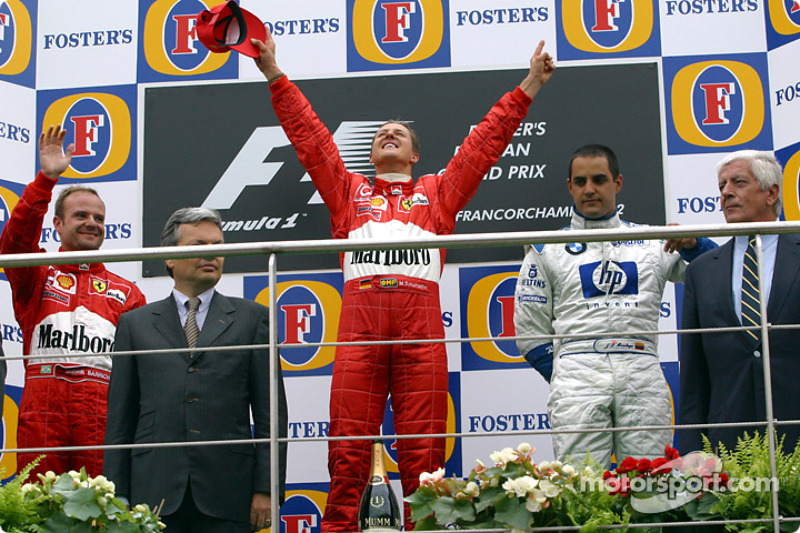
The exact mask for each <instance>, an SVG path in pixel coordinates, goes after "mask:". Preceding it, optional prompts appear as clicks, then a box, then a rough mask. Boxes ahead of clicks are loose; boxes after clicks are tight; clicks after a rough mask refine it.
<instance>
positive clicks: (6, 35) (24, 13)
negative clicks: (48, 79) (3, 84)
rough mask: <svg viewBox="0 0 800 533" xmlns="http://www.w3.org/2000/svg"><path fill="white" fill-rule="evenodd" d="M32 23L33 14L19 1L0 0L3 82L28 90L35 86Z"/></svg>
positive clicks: (0, 66) (0, 68)
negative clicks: (27, 88) (22, 86)
mask: <svg viewBox="0 0 800 533" xmlns="http://www.w3.org/2000/svg"><path fill="white" fill-rule="evenodd" d="M31 8H32V9H35V5H34V6H31ZM34 14H35V12H34ZM31 20H32V17H31V12H30V10H29V9H28V8H27V7H26V6H25V4H24V3H22V2H21V1H20V0H0V79H4V80H6V81H10V82H12V83H18V84H20V85H24V86H26V87H33V86H34V72H33V67H32V61H31V58H32V55H31V50H32V49H33V26H32V24H31Z"/></svg>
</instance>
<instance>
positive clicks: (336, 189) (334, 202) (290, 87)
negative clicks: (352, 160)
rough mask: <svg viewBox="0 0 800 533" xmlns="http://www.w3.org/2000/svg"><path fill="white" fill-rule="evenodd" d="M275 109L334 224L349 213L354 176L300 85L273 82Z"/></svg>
mask: <svg viewBox="0 0 800 533" xmlns="http://www.w3.org/2000/svg"><path fill="white" fill-rule="evenodd" d="M270 90H271V91H272V108H273V109H274V110H275V114H276V115H277V117H278V120H280V123H281V126H282V127H283V131H285V132H286V136H287V137H289V141H291V143H292V146H294V149H295V151H296V152H297V157H298V158H299V159H300V163H302V165H303V167H304V168H305V169H306V172H308V174H309V176H311V180H312V181H313V182H314V186H315V187H316V188H317V190H318V191H319V193H320V196H321V197H322V200H323V201H324V202H325V205H327V206H328V209H329V210H330V211H331V215H332V218H333V222H334V226H336V225H339V223H340V222H341V220H340V219H341V217H344V216H346V213H347V212H348V211H347V205H348V200H349V198H350V196H351V194H350V185H351V183H353V181H354V180H353V175H352V174H351V173H350V172H349V171H348V170H347V168H345V165H344V162H343V161H342V158H341V156H340V155H339V149H338V148H337V146H336V144H335V143H334V142H333V136H332V135H331V133H330V131H328V128H326V127H325V125H324V124H323V123H322V121H321V120H320V119H319V117H318V116H317V114H316V113H315V112H314V110H313V109H312V108H311V104H310V103H309V102H308V100H307V99H306V97H305V96H304V95H303V93H302V92H300V89H298V88H297V86H296V85H295V84H294V83H292V82H291V81H289V79H288V78H287V77H286V76H282V77H281V78H279V79H278V80H277V81H275V82H273V83H272V84H271V85H270Z"/></svg>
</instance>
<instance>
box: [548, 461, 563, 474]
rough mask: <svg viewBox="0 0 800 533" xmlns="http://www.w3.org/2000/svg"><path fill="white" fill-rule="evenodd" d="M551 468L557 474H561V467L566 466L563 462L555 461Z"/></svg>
mask: <svg viewBox="0 0 800 533" xmlns="http://www.w3.org/2000/svg"><path fill="white" fill-rule="evenodd" d="M550 466H551V467H552V468H553V470H555V471H556V472H560V471H561V467H562V466H564V465H563V464H562V463H561V461H553V462H552V463H550Z"/></svg>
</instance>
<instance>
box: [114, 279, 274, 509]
mask: <svg viewBox="0 0 800 533" xmlns="http://www.w3.org/2000/svg"><path fill="white" fill-rule="evenodd" d="M268 332H269V324H268V315H267V308H266V307H264V306H262V305H260V304H257V303H255V302H252V301H249V300H243V299H240V298H230V297H227V296H223V295H222V294H220V293H218V292H215V293H214V296H213V298H212V300H211V305H210V307H209V310H208V315H207V316H206V319H205V322H204V324H203V328H202V330H201V331H200V338H199V340H198V342H197V346H198V347H203V346H225V345H232V344H239V345H246V344H266V343H267V342H268V339H269V333H268ZM180 347H183V348H186V347H187V344H186V337H185V335H184V332H183V328H182V327H181V324H180V319H179V318H178V310H177V308H176V304H175V299H174V298H173V297H172V296H171V295H170V297H169V298H167V299H166V300H162V301H160V302H155V303H152V304H150V305H146V306H144V307H141V308H139V309H136V310H134V311H131V312H129V313H125V314H124V315H122V317H121V318H120V321H119V324H118V325H117V333H116V342H115V346H114V349H115V350H116V351H124V350H145V349H147V350H156V351H157V350H161V349H168V348H180ZM278 378H279V379H278V383H279V385H280V390H279V392H278V398H279V401H280V404H279V416H280V423H279V427H280V436H286V430H287V409H286V397H285V394H284V389H283V379H282V377H281V376H280V375H279V376H278ZM269 391H270V384H269V353H268V351H267V350H250V349H240V350H236V351H225V352H203V351H198V352H195V353H194V357H191V358H190V356H189V354H188V353H182V354H164V353H153V354H147V355H136V356H119V357H115V358H114V365H113V370H112V373H111V385H110V388H109V397H108V424H107V427H106V439H105V442H106V444H130V443H137V444H138V443H151V442H177V441H180V442H183V441H186V442H191V441H206V440H232V439H249V438H251V428H250V410H251V408H252V413H253V421H254V432H253V433H254V435H255V437H256V438H263V437H268V436H269V426H270V413H269ZM280 451H281V453H280V465H281V473H280V480H279V487H280V494H279V495H277V498H276V497H275V496H276V495H274V494H273V495H272V496H273V505H275V504H277V502H279V501H282V497H283V492H284V482H285V477H286V475H285V472H286V470H285V469H286V445H285V443H283V444H282V445H281V450H280ZM104 462H105V465H104V468H103V472H104V474H105V475H106V477H108V478H109V479H110V480H111V481H113V482H114V483H115V484H116V487H117V494H118V495H120V496H125V497H127V498H128V499H129V501H130V503H131V505H134V504H137V503H147V504H149V505H150V506H156V505H159V503H160V502H161V500H162V499H164V507H163V510H162V515H169V514H172V513H173V512H175V511H176V510H177V508H178V506H179V505H180V503H181V500H182V498H183V495H184V493H185V492H186V485H187V483H190V482H191V489H192V495H193V496H194V500H195V503H196V505H197V508H198V509H199V510H200V511H201V512H202V513H204V514H207V515H210V516H214V517H218V518H222V519H226V520H238V521H243V522H249V520H250V503H251V499H252V494H253V492H265V493H269V492H270V446H269V443H265V444H258V445H255V446H253V445H252V444H236V445H215V446H203V447H174V448H138V449H133V450H131V449H127V450H107V451H106V452H105V456H104Z"/></svg>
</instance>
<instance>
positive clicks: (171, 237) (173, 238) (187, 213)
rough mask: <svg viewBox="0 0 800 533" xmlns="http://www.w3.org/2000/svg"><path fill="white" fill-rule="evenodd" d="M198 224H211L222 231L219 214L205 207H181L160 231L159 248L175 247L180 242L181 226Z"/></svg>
mask: <svg viewBox="0 0 800 533" xmlns="http://www.w3.org/2000/svg"><path fill="white" fill-rule="evenodd" d="M198 222H211V223H212V224H215V225H216V226H217V227H218V228H219V229H220V231H222V219H221V218H220V217H219V213H218V212H216V211H215V210H213V209H206V208H205V207H182V208H181V209H178V210H177V211H175V212H174V213H172V215H171V216H170V217H169V220H167V223H166V224H164V229H163V230H162V231H161V246H177V245H178V241H179V240H181V235H180V225H181V224H197V223H198Z"/></svg>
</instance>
